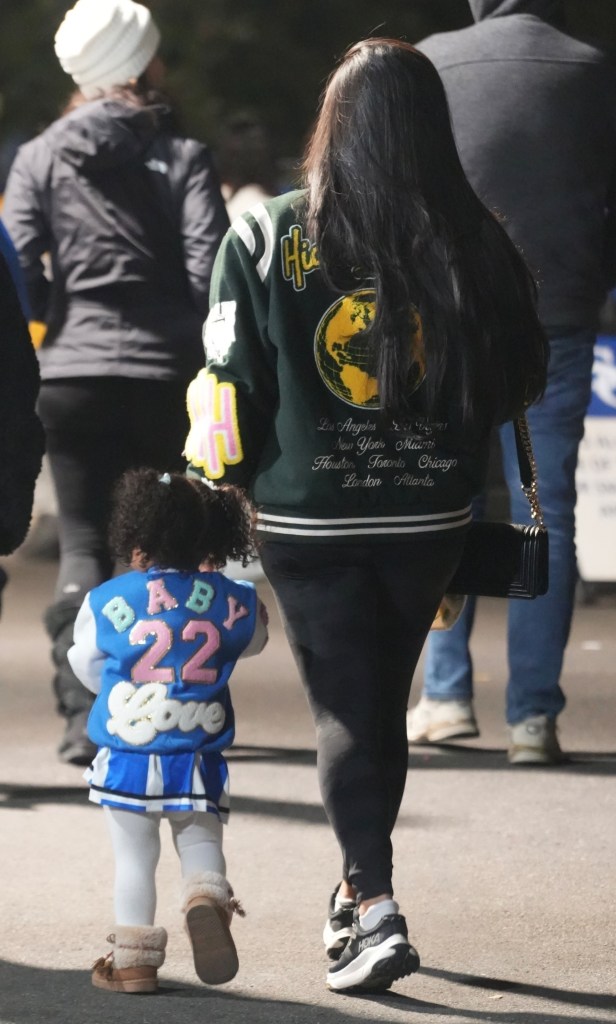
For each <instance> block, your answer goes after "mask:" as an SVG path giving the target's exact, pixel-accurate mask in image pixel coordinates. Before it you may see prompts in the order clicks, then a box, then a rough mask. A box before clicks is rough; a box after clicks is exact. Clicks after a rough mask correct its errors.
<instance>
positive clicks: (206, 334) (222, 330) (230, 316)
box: [203, 302, 237, 363]
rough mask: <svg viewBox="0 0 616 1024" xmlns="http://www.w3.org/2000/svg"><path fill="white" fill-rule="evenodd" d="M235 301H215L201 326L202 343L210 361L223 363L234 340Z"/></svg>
mask: <svg viewBox="0 0 616 1024" xmlns="http://www.w3.org/2000/svg"><path fill="white" fill-rule="evenodd" d="M236 309H237V302H217V303H216V304H215V305H214V306H212V308H211V309H210V312H209V314H208V318H207V320H206V321H205V324H204V327H203V345H204V348H205V354H206V356H207V358H208V360H209V361H210V362H214V363H224V362H225V360H226V358H227V355H228V353H229V349H230V348H231V346H232V344H233V342H234V341H235V311H236Z"/></svg>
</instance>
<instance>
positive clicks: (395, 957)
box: [327, 913, 419, 992]
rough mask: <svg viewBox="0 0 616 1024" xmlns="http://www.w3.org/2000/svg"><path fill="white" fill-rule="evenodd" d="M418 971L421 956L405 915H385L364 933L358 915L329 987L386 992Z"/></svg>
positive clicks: (330, 979) (340, 989)
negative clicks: (400, 979) (413, 941)
mask: <svg viewBox="0 0 616 1024" xmlns="http://www.w3.org/2000/svg"><path fill="white" fill-rule="evenodd" d="M417 970H419V954H418V953H417V950H416V949H414V948H413V946H411V944H410V942H409V940H408V931H407V927H406V921H405V920H404V918H403V916H402V914H386V915H385V916H384V917H382V918H381V920H380V921H379V923H378V925H377V926H376V928H373V929H372V931H364V930H363V928H362V927H361V925H360V924H359V919H358V915H357V913H356V914H355V919H354V923H353V934H352V936H351V938H350V939H349V941H348V943H347V945H346V948H345V949H344V951H343V953H342V955H341V956H340V959H339V960H338V962H337V963H336V964H333V965H332V966H331V967H330V969H329V971H328V973H327V987H328V988H330V989H332V990H333V991H334V992H348V991H349V990H352V989H356V990H357V991H360V992H369V991H372V992H385V991H386V990H387V989H388V988H389V987H390V986H391V985H392V984H393V983H394V981H396V980H397V979H398V978H406V976H407V975H408V974H413V973H414V972H415V971H417Z"/></svg>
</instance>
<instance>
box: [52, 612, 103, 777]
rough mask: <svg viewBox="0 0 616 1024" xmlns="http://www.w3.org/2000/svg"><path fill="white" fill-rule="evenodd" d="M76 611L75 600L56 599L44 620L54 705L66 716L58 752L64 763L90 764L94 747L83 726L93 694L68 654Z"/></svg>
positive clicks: (94, 751) (94, 750)
mask: <svg viewBox="0 0 616 1024" xmlns="http://www.w3.org/2000/svg"><path fill="white" fill-rule="evenodd" d="M78 611H79V608H78V607H75V605H74V604H72V603H68V602H65V601H59V602H58V603H57V604H54V605H52V606H51V607H50V608H48V609H47V612H46V613H45V620H44V621H45V628H46V629H47V632H48V634H49V636H50V637H51V641H52V648H51V657H52V660H53V663H54V665H55V666H56V672H55V675H54V677H53V689H54V693H55V695H56V701H57V709H58V712H59V713H60V714H61V715H62V716H63V717H64V718H65V719H66V729H65V732H64V736H63V737H62V741H61V743H60V745H59V747H58V756H59V758H60V760H61V761H64V762H66V763H67V764H75V765H89V764H90V763H91V762H92V760H93V758H94V756H95V754H96V751H97V748H96V746H95V745H94V743H92V741H91V740H90V739H89V738H88V734H87V728H86V727H87V722H88V715H89V714H90V709H91V707H92V704H93V703H94V694H93V693H90V691H89V690H87V689H86V687H85V686H83V684H82V683H81V682H80V681H79V679H78V678H77V676H76V675H75V673H74V672H73V670H72V668H71V666H70V664H69V660H68V657H67V652H68V649H69V647H72V644H73V628H74V625H75V619H76V618H77V612H78Z"/></svg>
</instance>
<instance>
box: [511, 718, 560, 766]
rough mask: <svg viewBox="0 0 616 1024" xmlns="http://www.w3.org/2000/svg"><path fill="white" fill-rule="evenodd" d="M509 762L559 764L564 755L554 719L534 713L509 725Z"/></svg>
mask: <svg viewBox="0 0 616 1024" xmlns="http://www.w3.org/2000/svg"><path fill="white" fill-rule="evenodd" d="M509 735H510V737H511V742H510V746H509V752H508V755H507V756H508V758H509V764H560V763H561V762H562V761H565V760H566V758H565V755H564V754H563V752H562V750H561V749H560V743H559V742H558V737H557V736H556V721H555V719H553V718H548V717H547V715H534V716H533V717H532V718H526V719H525V720H524V721H523V722H518V724H517V725H512V726H510V727H509Z"/></svg>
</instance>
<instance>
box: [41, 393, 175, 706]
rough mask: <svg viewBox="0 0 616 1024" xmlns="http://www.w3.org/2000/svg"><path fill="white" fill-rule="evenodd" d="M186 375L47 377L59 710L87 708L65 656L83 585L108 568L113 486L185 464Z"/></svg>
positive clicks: (49, 616) (44, 409)
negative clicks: (140, 472)
mask: <svg viewBox="0 0 616 1024" xmlns="http://www.w3.org/2000/svg"><path fill="white" fill-rule="evenodd" d="M186 386H187V384H186V382H185V381H149V380H138V379H136V380H132V379H130V378H126V377H100V378H98V377H80V378H74V379H71V380H68V379H64V380H56V381H45V382H44V383H43V385H42V387H41V391H40V397H39V413H40V417H41V420H42V421H43V426H44V427H45V433H46V437H47V454H48V457H49V465H50V469H51V473H52V476H53V480H54V484H55V489H56V493H57V498H58V512H59V516H58V519H59V533H60V570H59V573H58V580H57V583H56V589H55V594H54V602H53V604H52V605H51V607H49V608H48V609H47V611H46V614H45V626H46V629H47V632H48V633H49V636H50V638H51V641H52V649H51V655H52V659H53V662H54V664H55V667H56V668H55V673H54V678H53V688H54V692H55V694H56V699H57V706H58V711H59V712H60V714H62V715H64V716H65V717H67V718H70V717H71V716H72V715H75V714H78V713H82V712H86V711H87V710H88V709H89V708H90V706H91V704H92V701H93V699H94V698H93V695H92V694H91V693H90V691H89V690H86V689H85V687H84V686H82V685H81V683H80V682H79V680H78V679H77V677H76V675H75V673H74V672H73V670H72V668H71V666H70V665H69V662H68V658H67V651H68V649H69V647H70V646H71V644H72V641H73V624H74V621H75V617H76V615H77V611H78V610H79V608H80V606H81V603H82V601H83V599H84V597H85V595H86V593H87V592H88V590H91V589H92V588H93V587H96V586H98V584H99V583H102V582H103V581H104V580H106V579H109V577H110V576H111V575H112V573H113V569H114V565H113V560H112V557H111V554H110V552H109V548H108V545H107V529H108V525H109V509H110V498H111V492H112V489H113V485H114V483H115V481H116V480H117V478H118V477H119V476H120V475H121V474H122V473H123V472H124V470H126V469H130V468H133V467H134V468H138V467H140V466H152V467H154V468H155V469H160V470H161V471H164V470H182V469H183V468H184V465H185V460H184V459H183V457H182V451H183V448H184V443H185V440H186V434H187V432H188V416H187V413H186Z"/></svg>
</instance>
